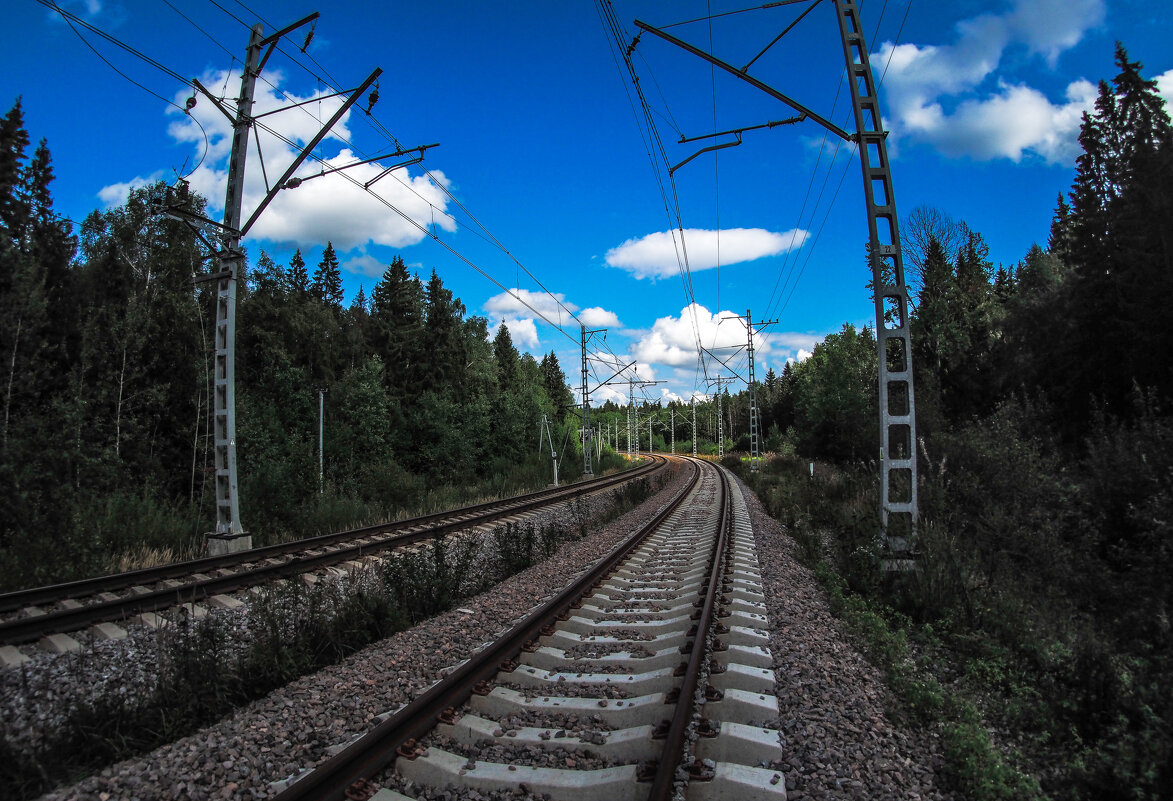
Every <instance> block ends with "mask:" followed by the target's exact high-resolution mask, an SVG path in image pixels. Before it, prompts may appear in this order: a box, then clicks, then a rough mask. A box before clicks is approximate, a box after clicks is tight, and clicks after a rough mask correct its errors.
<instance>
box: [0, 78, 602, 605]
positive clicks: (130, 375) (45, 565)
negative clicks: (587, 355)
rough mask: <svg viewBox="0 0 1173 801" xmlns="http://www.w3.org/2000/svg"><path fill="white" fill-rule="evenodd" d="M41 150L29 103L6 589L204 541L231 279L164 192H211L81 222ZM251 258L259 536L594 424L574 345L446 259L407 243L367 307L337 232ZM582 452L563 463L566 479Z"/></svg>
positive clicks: (9, 198) (499, 462)
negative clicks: (562, 345) (513, 316)
mask: <svg viewBox="0 0 1173 801" xmlns="http://www.w3.org/2000/svg"><path fill="white" fill-rule="evenodd" d="M28 149H29V137H28V134H27V133H26V132H25V130H24V127H23V115H22V112H21V108H20V103H19V101H18V102H17V103H16V104H15V105H14V106H13V108H12V109H11V110H10V111H9V112H8V114H7V115H5V116H4V117H3V118H2V119H0V229H2V235H0V354H2V363H3V365H4V368H3V375H2V376H0V589H11V588H14V587H16V586H24V585H29V584H40V583H51V582H57V581H64V580H68V579H73V578H79V577H82V576H84V575H91V574H94V573H101V572H107V571H109V570H112V569H116V568H117V567H118V566H119V563H120V562H121V561H122V558H123V557H124V556H125V554H126V553H127V552H128V551H133V552H135V553H140V552H143V551H144V549H147V548H149V549H152V550H153V552H154V556H152V557H151V558H156V557H157V558H168V557H166V556H165V554H170V557H169V558H176V557H178V556H185V557H190V556H194V555H196V554H197V553H198V552H199V550H200V548H201V544H200V538H201V532H206V531H208V530H209V529H210V528H211V527H212V524H213V520H214V517H215V510H214V507H213V505H212V475H211V471H212V463H213V454H212V450H211V444H212V431H211V406H212V396H211V393H212V381H211V377H212V356H211V354H212V352H213V348H214V341H213V340H214V331H213V322H214V319H215V285H214V284H207V283H205V284H198V285H196V287H195V289H193V285H192V283H191V277H192V275H193V274H196V273H201V272H204V271H205V270H206V268H205V259H204V256H205V254H204V253H203V252H202V245H200V244H199V243H198V241H197V240H196V238H195V237H194V236H193V235H192V233H191V232H190V231H189V230H188V229H187V228H186V226H184V225H183V224H182V223H179V222H177V221H175V220H171V219H169V218H167V217H165V216H163V215H160V214H158V213H157V207H156V203H155V201H156V200H157V199H158V198H160V197H162V196H163V195H167V196H168V197H169V198H170V199H179V200H180V201H182V202H185V203H187V204H188V207H189V209H190V210H191V211H192V212H195V213H202V212H203V210H204V208H205V204H204V202H203V200H202V199H201V198H199V197H197V196H195V195H192V194H190V193H189V192H188V191H187V189H186V187H182V186H181V187H179V188H176V189H172V188H169V187H165V186H163V185H162V184H157V185H155V186H151V187H147V188H145V189H136V190H133V191H132V192H131V193H130V195H129V197H128V198H127V201H126V202H125V203H124V204H123V205H121V206H117V207H114V208H111V209H108V210H105V211H99V212H94V213H92V214H90V215H89V216H88V217H87V218H86V221H85V223H84V224H83V225H82V227H81V231H80V237H79V240H75V239H74V237H73V236H72V231H71V229H70V227H69V226H68V225H67V224H64V223H62V222H61V221H60V220H58V219H57V217H56V216H55V214H54V212H53V208H52V195H51V184H52V180H53V167H52V159H51V157H50V154H49V149H48V146H47V145H46V144H45V143H44V142H41V143H40V145H39V146H38V147H37V148H36V149H35V152H34V153H33V154H32V155H31V157H29V155H28V153H27V151H28ZM79 244H80V252H79V248H78V246H79ZM242 273H243V275H244V276H245V282H244V283H243V285H242V286H240V288H239V295H238V299H237V323H238V324H237V343H236V354H237V360H236V379H237V395H236V409H237V455H238V459H239V471H240V489H241V508H242V518H243V522H244V524H245V527H246V529H247V530H248V531H249V533H250V534H252V535H253V537H254V542H256V543H257V544H264V543H268V542H273V541H276V540H284V539H291V538H297V537H302V536H306V535H309V534H315V533H320V532H321V531H323V530H326V529H338V528H342V527H349V526H352V525H356V524H358V523H364V522H374V521H376V520H383V519H387V518H390V517H394V516H395V515H397V514H400V513H402V511H403V510H404V509H416V508H419V507H420V506H424V505H433V504H443V503H458V502H460V501H463V500H465V499H468V498H472V497H476V496H482V497H483V496H484V495H493V494H498V493H502V492H506V491H510V492H514V491H519V490H523V489H531V488H534V487H537V486H541V485H542V484H544V483H546V482H547V481H548V478H547V477H546V476H547V475H548V471H549V466H548V462H546V463H543V461H542V460H539V458H538V454H537V453H536V447H535V446H536V442H537V434H538V423H539V420H540V418H541V414H542V413H543V412H545V413H547V414H548V415H549V417H550V420H551V429H552V432H553V434H554V436H555V437H556V439H557V441H558V443H559V445H560V446H561V444H562V443H563V442H565V441H566V438H567V435H568V433H569V432H570V431H571V430H572V429H573V428H574V427H575V424H574V421H573V419H572V418H568V417H566V416H565V410H564V408H563V407H565V406H567V405H568V404H567V398H568V397H569V390H568V389H567V388H566V386H565V377H564V376H562V374H561V371H560V370H559V369H558V367H557V361H556V359H555V360H554V361H553V364H552V366H551V363H550V362H549V359H551V358H553V356H552V354H551V355H550V356H549V357H547V359H546V360H545V361H544V365H545V366H544V368H539V366H538V364H537V363H536V362H535V361H534V360H533V359H532V358H531V357H529V356H528V355H527V356H524V357H522V356H520V355H519V354H518V353H517V351H516V349H514V348H512V346H511V345H509V346H508V347H498V348H497V349H496V352H495V351H494V345H493V343H491V342H490V341H489V337H488V330H487V327H486V324H485V320H484V319H482V318H477V317H471V318H466V317H465V308H464V305H463V304H462V303H461V302H460V300H459V299H458V298H455V297H453V295H452V292H451V291H450V290H448V289H447V288H445V287H444V284H443V282H442V281H441V280H440V277H439V276H438V275H437V274H436V273H434V272H433V273H432V274H431V278H430V279H429V281H428V282H427V285H426V287H425V286H424V285H423V284H421V282H420V281H419V279H418V278H416V277H414V276H413V275H411V273H410V272H409V271H408V269H407V266H406V264H405V263H404V261H403V258H402V257H401V256H396V257H395V258H394V259H392V261H391V263H390V264H389V265H388V266H387V269H386V271H385V272H384V274H383V276H382V278H381V280H380V281H379V282H378V283H377V284H376V285H375V287H374V288H373V291H372V295H371V298H370V299H369V300H368V299H367V298H366V296H365V293H363V292H360V293H359V297H356V298H355V299H354V302H353V303H352V304H351V305H350V306H349V307H347V306H346V305H345V302H344V298H343V294H342V276H341V267H340V264H339V258H338V254H337V253H335V251H334V248H333V246H332V244H330V243H326V245H325V248H324V249H323V252H322V254H321V257H320V260H319V261H318V266H317V268H316V269H315V270H314V272H313V277H312V280H311V278H310V276H309V275H308V273H307V269H306V262H305V258H304V257H303V255H302V252H301V251H300V250H298V251H296V252H295V253H294V255H293V257H292V259H291V261H290V263H289V265H288V268H286V267H283V266H281V265H278V264H277V263H276V262H274V260H273V259H272V258H271V257H270V256H269V255H268V254H266V253H264V252H262V253H261V254H260V256H259V258H258V259H257V260H256V263H255V265H253V266H251V268H248V267H247V265H246V267H245V268H242ZM500 336H501V337H502V338H503V341H507V338H508V331H504V332H503V333H502V334H501V335H500ZM502 371H504V373H503V372H502ZM502 375H508V377H509V378H508V380H507V381H504V382H503V381H502ZM320 390H324V391H325V402H324V406H325V411H324V415H323V419H322V420H321V421H319V404H318V393H319V391H320ZM319 422H321V423H322V428H323V429H324V447H323V448H322V450H323V451H324V453H323V454H321V455H322V456H323V457H324V458H323V460H322V461H323V462H324V476H323V480H322V481H319V475H318V464H319V437H318V432H319ZM565 450H566V451H567V453H566V454H565V455H569V456H571V457H573V453H574V449H573V446H568V447H567V448H566V449H565ZM580 472H581V460H578V464H576V460H575V459H574V458H570V459H568V460H564V463H563V476H564V477H566V478H574V477H576V476H577V475H578V474H579V473H580ZM113 515H120V516H121V518H120V525H115V524H113V523H112V522H111V519H112V516H113ZM144 558H146V555H145V554H144Z"/></svg>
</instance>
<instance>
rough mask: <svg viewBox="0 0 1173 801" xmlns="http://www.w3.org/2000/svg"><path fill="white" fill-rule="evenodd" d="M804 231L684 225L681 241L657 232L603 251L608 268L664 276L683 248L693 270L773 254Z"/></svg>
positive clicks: (794, 244) (798, 243)
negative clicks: (706, 228) (724, 228)
mask: <svg viewBox="0 0 1173 801" xmlns="http://www.w3.org/2000/svg"><path fill="white" fill-rule="evenodd" d="M809 235H810V234H809V232H808V231H803V230H801V229H794V230H791V231H786V232H784V233H775V232H773V231H767V230H765V229H763V228H730V229H727V230H723V231H712V230H705V229H699V228H687V229H685V231H684V239H683V241H681V238H680V232H679V231H660V232H657V233H654V234H648V235H647V236H643V237H640V238H639V239H628V240H627V241H626V242H624V243H623V244H622V245H619V246H618V247H614V248H611V249H610V250H608V251H607V256H606V261H607V264H608V265H610V266H612V267H620V268H622V269H624V270H627V271H628V272H630V273H631V274H632V275H634V276H635V277H636V278H667V277H670V276H673V275H676V274H677V273H678V271H679V269H680V268H679V265H681V264H683V263H684V254H685V252H686V251H687V254H688V264H689V268H690V269H691V270H692V271H694V272H696V271H698V270H708V269H710V268H712V267H716V266H717V265H718V264H738V263H740V262H745V261H753V260H754V259H760V258H763V257H764V256H776V255H778V254H779V253H784V252H786V251H788V250H793V249H795V248H799V247H802V244H803V243H804V242H805V241H806V239H807V237H808V236H809Z"/></svg>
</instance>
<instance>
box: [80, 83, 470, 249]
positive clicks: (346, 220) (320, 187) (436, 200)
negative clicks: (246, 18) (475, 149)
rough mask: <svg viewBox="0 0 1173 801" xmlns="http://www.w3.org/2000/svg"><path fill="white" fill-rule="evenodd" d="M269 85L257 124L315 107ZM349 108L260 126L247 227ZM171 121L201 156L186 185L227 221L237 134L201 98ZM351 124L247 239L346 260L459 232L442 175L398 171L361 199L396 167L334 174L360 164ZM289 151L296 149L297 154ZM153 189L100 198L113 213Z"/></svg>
mask: <svg viewBox="0 0 1173 801" xmlns="http://www.w3.org/2000/svg"><path fill="white" fill-rule="evenodd" d="M266 78H267V79H268V82H259V83H258V84H257V87H256V97H255V103H254V107H253V113H254V115H258V116H259V115H261V114H264V113H266V112H269V111H274V110H277V109H279V108H284V107H286V106H290V105H292V104H293V103H298V102H302V101H305V100H313V99H314V97H316V95H314V96H306V97H302V96H298V95H296V94H295V93H292V92H285V93H284V95H281V94H279V87H280V86H281V83H282V80H283V77H282V75H281V73H280V72H279V71H277V70H269V71H267V72H266ZM201 83H203V84H204V86H207V87H210V88H212V91H215V90H216V89H217V88H219V87H223V86H228V87H230V88H234V87H236V86H237V85H238V84H239V75H237V74H233V75H228V74H227V73H226V72H225V71H223V70H221V71H218V72H210V73H208V74H205V75H204V76H202V78H201ZM270 84H272V85H270ZM274 87H278V88H274ZM190 95H191V89H189V88H185V89H183V90H181V91H179V92H177V93H176V95H175V98H174V101H175V103H176V104H177V105H178V106H179V107H180V108H182V107H183V106H184V105H185V103H186V100H187V98H188V97H189V96H190ZM342 102H343V101H342V98H338V97H334V98H327V97H322V98H321V99H320V100H319V101H318V102H316V103H310V104H309V105H306V106H302V107H301V108H290V109H288V110H286V111H283V112H281V113H279V114H274V115H272V116H268V117H265V118H264V119H263V121H262V122H261V124H260V125H258V126H257V130H256V133H257V138H259V140H260V152H261V153H263V154H264V165H265V171H264V173H262V171H261V159H260V155H259V153H258V150H257V143H256V139H254V138H251V137H250V141H249V153H248V163H247V166H246V169H245V183H244V204H243V206H244V213H243V217H244V219H243V220H242V222H244V220H247V219H248V217H249V216H250V214H251V213H252V210H253V209H255V208H256V207H257V205H258V204H259V203H260V201H261V199H262V198H263V197H264V195H265V193H266V192H267V191H268V190H267V188H266V185H265V176H266V175H267V176H268V180H270V181H273V180H276V178H277V177H278V176H280V175H282V174H283V173H284V171H285V170H286V169H287V168H288V166H289V165H290V164H292V163H293V159H294V157H295V156H296V153H297V151H299V150H300V146H301V145H303V144H304V143H306V142H308V141H310V140H311V139H312V138H313V137H314V136H315V135H317V133H318V130H319V128H320V122H319V121H320V120H326V119H328V118H329V117H330V116H331V115H332V114H334V113H335V112H336V111H337V110H338V109H339V108H341V106H342ZM168 113H169V114H170V115H171V116H172V121H171V123H170V125H169V127H168V133H169V134H170V135H171V137H172V138H173V139H175V141H177V142H180V143H187V144H190V145H191V146H192V147H193V148H194V156H193V159H192V160H193V161H194V162H195V163H197V164H198V165H199V166H198V167H196V168H195V169H194V170H193V171H192V172H191V173H190V174H189V175H188V176H187V180H188V181H189V183H190V185H191V188H192V189H193V190H194V191H196V192H199V193H200V194H201V195H203V196H204V197H206V198H207V199H208V204H209V211H210V212H211V213H212V215H213V216H215V215H216V214H217V213H218V212H219V213H222V212H223V204H224V190H225V186H226V183H227V178H228V172H227V161H228V156H229V154H230V152H231V148H232V126H231V125H230V123H229V121H228V119H227V118H226V117H225V116H224V115H223V114H222V113H221V112H220V111H219V110H217V109H216V108H215V106H214V105H213V103H212V102H211V101H210V100H208V99H207V98H206V97H204V96H202V95H200V96H199V97H197V103H196V106H195V108H193V109H192V110H191V115H190V116H188V115H183V114H181V113H180V112H179V111H177V110H174V109H172V110H171V111H169V112H168ZM349 116H350V112H347V114H345V115H344V116H343V117H342V119H340V120H339V122H338V123H337V124H336V125H335V126H334V128H333V129H332V130H331V132H330V133H329V134H328V135H327V137H326V139H325V140H323V142H324V143H323V145H321V146H320V151H319V152H321V150H324V151H325V152H326V153H327V154H328V155H327V156H326V157H325V161H324V162H321V161H313V160H308V159H307V162H306V163H304V164H302V166H301V167H300V168H299V169H298V170H297V172H296V173H295V177H297V178H300V179H302V181H303V182H304V183H303V184H302V185H301V186H299V187H298V188H296V189H285V190H282V191H280V192H278V193H277V195H276V197H275V198H274V199H273V201H272V203H271V204H270V205H269V206H268V208H267V209H266V210H265V212H264V213H263V214H262V215H261V216H260V217H259V218H258V220H257V222H256V224H255V225H254V226H253V227H252V229H251V230H250V231H249V238H250V239H251V238H257V239H267V240H270V241H273V242H279V243H285V244H291V245H299V246H302V247H309V246H313V245H317V244H320V243H322V242H326V241H331V242H333V243H334V247H335V248H336V249H337V250H339V251H347V250H351V249H353V248H355V247H359V246H362V245H365V244H367V243H375V244H380V245H387V246H390V247H395V248H402V247H406V246H407V245H412V244H415V243H417V242H419V241H421V240H422V239H423V238H424V237H425V236H426V235H427V234H426V229H427V228H428V226H430V225H433V224H434V225H436V226H438V227H439V228H441V229H443V230H445V231H455V230H456V222H455V220H454V219H453V218H452V217H451V216H449V215H448V214H447V212H446V211H445V209H446V208H447V195H446V194H445V193H444V188H445V187H447V185H448V179H447V177H446V176H445V175H444V174H443V173H442V172H440V171H438V170H433V171H432V173H431V174H432V176H433V177H434V179H435V182H433V180H432V179H431V178H429V177H428V176H426V175H414V176H413V175H411V174H410V173H409V172H408V171H407V170H406V169H402V170H397V171H395V172H393V173H390V174H389V175H386V176H384V177H383V178H381V179H380V180H379V181H378V182H377V183H375V184H373V185H372V186H371V190H370V192H367V191H364V189H363V188H362V185H363V184H366V183H367V182H369V181H372V180H373V179H375V178H376V177H377V176H379V174H380V173H381V172H382V171H383V169H384V168H385V167H387V166H390V164H391V163H392V162H391V161H389V162H388V163H387V164H381V163H379V162H374V163H371V164H364V165H361V166H357V167H354V168H351V169H347V170H346V171H345V172H337V171H336V172H328V170H330V168H333V167H342V166H344V165H348V164H350V163H352V162H354V161H355V155H354V153H353V152H352V151H351V150H350V149H349V147H347V146H346V141H345V140H347V139H349V138H350V130H349V128H348V127H347V122H348V119H349ZM286 140H288V141H286ZM288 142H294V143H296V144H297V145H298V147H297V150H295V148H294V147H292V146H291V145H290V144H289V143H288ZM150 180H151V179H150V178H135V179H132V180H131V181H128V182H125V183H121V184H114V185H111V186H108V187H105V188H104V189H103V190H102V191H101V192H100V193H99V194H100V197H101V198H102V200H103V201H104V202H106V203H107V204H112V203H114V204H116V203H119V202H122V200H124V199H125V197H126V192H127V191H129V189H130V188H131V187H133V186H136V185H141V184H143V183H148V182H150ZM356 182H357V185H356ZM388 206H391V207H393V208H388ZM396 210H398V212H399V213H397V212H396ZM405 218H406V219H405Z"/></svg>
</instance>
